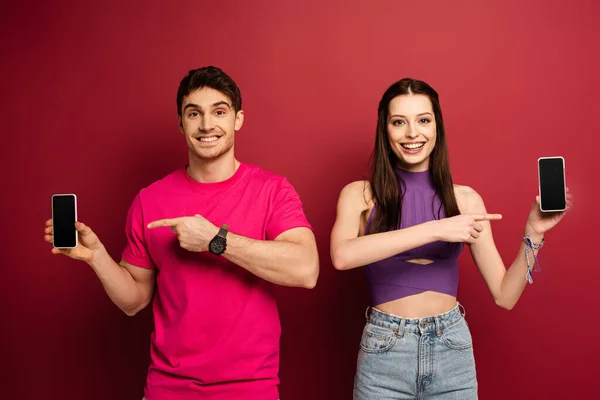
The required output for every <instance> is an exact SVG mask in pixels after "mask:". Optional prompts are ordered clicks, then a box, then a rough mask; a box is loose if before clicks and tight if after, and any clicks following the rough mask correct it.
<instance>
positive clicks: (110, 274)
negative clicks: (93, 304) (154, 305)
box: [88, 248, 147, 315]
mask: <svg viewBox="0 0 600 400" xmlns="http://www.w3.org/2000/svg"><path fill="white" fill-rule="evenodd" d="M88 264H89V265H90V266H91V267H92V269H93V270H94V272H95V273H96V275H97V276H98V278H99V279H100V282H101V283H102V286H104V290H105V291H106V294H108V297H110V299H111V300H112V301H113V303H115V304H116V305H117V307H119V308H120V309H121V310H122V311H123V312H124V313H125V314H127V315H134V314H136V313H137V312H138V311H139V310H140V309H142V308H144V307H145V306H146V305H147V301H145V299H144V298H145V296H144V291H143V288H142V287H141V286H140V285H139V284H138V282H136V280H135V279H134V278H133V276H131V274H130V273H129V271H127V270H126V269H125V268H124V267H123V266H121V265H119V264H118V263H117V262H115V260H113V258H112V257H111V256H110V254H108V252H107V251H106V249H105V248H102V249H101V250H99V251H98V253H97V254H96V255H95V256H94V258H93V259H92V260H91V261H90V262H89V263H88Z"/></svg>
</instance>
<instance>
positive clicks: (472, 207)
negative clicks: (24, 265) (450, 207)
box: [454, 185, 485, 214]
mask: <svg viewBox="0 0 600 400" xmlns="http://www.w3.org/2000/svg"><path fill="white" fill-rule="evenodd" d="M454 196H455V197H456V202H457V203H458V208H459V209H460V211H461V213H463V214H464V213H474V212H481V210H482V207H483V209H485V207H484V205H483V199H482V198H481V196H480V195H479V193H477V191H476V190H475V189H473V188H472V187H470V186H467V185H454Z"/></svg>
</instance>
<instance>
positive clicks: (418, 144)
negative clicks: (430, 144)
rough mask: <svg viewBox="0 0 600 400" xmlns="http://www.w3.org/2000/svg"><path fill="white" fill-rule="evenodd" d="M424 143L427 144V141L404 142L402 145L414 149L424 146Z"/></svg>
mask: <svg viewBox="0 0 600 400" xmlns="http://www.w3.org/2000/svg"><path fill="white" fill-rule="evenodd" d="M424 145H425V143H407V144H402V145H401V146H402V147H404V148H405V149H409V150H414V149H418V148H420V147H423V146H424Z"/></svg>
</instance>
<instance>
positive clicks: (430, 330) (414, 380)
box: [354, 303, 477, 400]
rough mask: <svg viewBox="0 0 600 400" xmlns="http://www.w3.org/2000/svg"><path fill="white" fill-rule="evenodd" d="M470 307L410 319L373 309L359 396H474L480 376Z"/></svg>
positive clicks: (357, 381) (463, 399) (461, 399)
mask: <svg viewBox="0 0 600 400" xmlns="http://www.w3.org/2000/svg"><path fill="white" fill-rule="evenodd" d="M461 309H462V310H463V311H464V308H462V306H461V305H460V304H459V303H457V304H456V306H455V307H454V308H453V309H452V310H450V311H448V312H446V313H444V314H440V315H437V316H435V317H427V318H420V319H405V318H401V317H397V316H394V315H391V314H387V313H384V312H382V311H379V310H377V309H375V308H370V312H369V309H367V323H366V325H365V328H364V330H363V335H362V338H361V341H360V350H359V354H358V363H357V369H356V376H355V378H354V400H376V399H377V400H380V399H381V400H383V399H386V400H388V399H389V400H392V399H393V400H401V399H419V400H421V399H435V400H442V399H443V400H454V399H456V400H472V399H477V377H476V373H475V359H474V357H473V343H472V339H471V333H470V331H469V327H468V326H467V322H466V320H465V318H464V312H461Z"/></svg>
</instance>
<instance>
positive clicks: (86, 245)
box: [44, 219, 104, 263]
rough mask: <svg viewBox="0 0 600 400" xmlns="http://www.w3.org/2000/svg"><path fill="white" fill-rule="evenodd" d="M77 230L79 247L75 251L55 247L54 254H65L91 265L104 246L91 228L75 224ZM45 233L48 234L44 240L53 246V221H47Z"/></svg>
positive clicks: (80, 223) (78, 223) (79, 223)
mask: <svg viewBox="0 0 600 400" xmlns="http://www.w3.org/2000/svg"><path fill="white" fill-rule="evenodd" d="M75 229H77V232H78V233H79V240H78V243H77V247H75V248H73V249H57V248H54V247H53V248H52V254H64V255H67V256H69V257H71V258H73V259H75V260H82V261H85V262H87V263H90V262H91V261H92V260H93V259H94V256H95V255H96V254H97V253H98V252H99V251H100V250H102V249H103V248H104V246H103V245H102V243H101V242H100V239H98V236H96V234H95V233H94V232H93V231H92V230H91V229H90V227H89V226H86V225H85V224H83V223H82V222H75ZM44 232H45V233H46V235H45V236H44V240H46V242H48V243H50V244H52V241H53V238H54V227H53V224H52V220H51V219H49V220H48V221H46V229H45V231H44Z"/></svg>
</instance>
